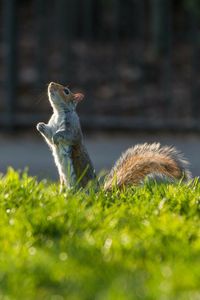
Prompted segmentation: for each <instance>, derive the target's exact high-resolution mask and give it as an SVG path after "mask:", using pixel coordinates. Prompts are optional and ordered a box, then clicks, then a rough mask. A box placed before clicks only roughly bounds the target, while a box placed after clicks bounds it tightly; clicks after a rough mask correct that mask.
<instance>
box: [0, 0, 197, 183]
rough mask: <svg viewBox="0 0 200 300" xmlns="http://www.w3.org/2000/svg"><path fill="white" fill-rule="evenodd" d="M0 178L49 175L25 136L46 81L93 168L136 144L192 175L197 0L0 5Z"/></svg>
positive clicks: (48, 161)
mask: <svg viewBox="0 0 200 300" xmlns="http://www.w3.org/2000/svg"><path fill="white" fill-rule="evenodd" d="M0 20H1V27H0V65H1V68H0V99H1V100H0V128H1V131H0V171H1V172H5V171H6V168H7V166H8V165H12V166H13V167H15V168H19V169H23V168H24V167H25V166H29V168H30V173H31V174H33V175H38V176H39V178H42V177H44V176H45V177H48V178H52V179H56V178H57V172H56V169H55V166H54V164H53V159H52V157H51V154H50V151H49V149H48V147H47V145H46V144H45V142H44V141H43V139H42V137H40V136H39V134H38V133H37V132H36V130H35V125H36V124H37V122H39V121H44V122H47V121H48V119H49V117H50V114H51V108H50V106H49V103H48V99H47V95H46V89H47V83H48V82H50V81H55V82H60V83H62V84H64V85H67V86H69V87H70V88H71V89H72V91H76V92H77V91H81V92H84V93H85V95H86V98H85V100H84V102H82V103H81V104H80V105H79V107H78V112H79V115H80V118H81V124H82V127H83V131H84V135H85V136H86V144H87V145H88V150H89V152H90V154H91V157H92V160H93V161H94V164H95V166H96V168H97V170H98V171H99V170H100V169H102V168H105V169H107V168H110V166H111V165H112V164H113V162H114V161H115V160H116V158H117V157H119V155H120V153H121V151H123V150H125V149H126V148H127V147H129V146H132V145H134V144H136V143H141V142H154V141H160V142H161V143H163V144H173V145H175V146H177V147H178V148H179V149H180V150H181V151H183V152H185V153H186V156H187V157H188V158H189V160H190V161H191V170H192V172H193V174H194V175H199V174H200V161H199V158H198V153H199V151H200V138H199V130H200V122H199V116H200V103H199V94H200V90H199V89H200V79H199V73H200V71H199V64H200V51H199V50H200V34H199V33H200V32H199V29H200V2H199V1H198V0H125V1H124V0H48V1H47V0H0Z"/></svg>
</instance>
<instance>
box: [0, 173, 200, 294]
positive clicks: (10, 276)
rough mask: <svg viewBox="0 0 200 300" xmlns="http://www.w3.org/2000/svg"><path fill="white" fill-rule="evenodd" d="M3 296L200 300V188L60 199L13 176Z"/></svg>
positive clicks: (8, 190)
mask: <svg viewBox="0 0 200 300" xmlns="http://www.w3.org/2000/svg"><path fill="white" fill-rule="evenodd" d="M0 299H2V300H4V299H5V300H9V299H28V300H29V299H30V300H31V299H37V300H40V299H42V300H43V299H48V300H49V299H50V300H63V299H69V300H71V299H73V300H76V299H81V300H82V299H83V300H84V299H88V300H89V299H96V300H108V299H109V300H110V299H113V300H118V299H119V300H123V299H142V300H145V299H162V300H165V299H170V300H173V299H183V300H186V299H191V300H195V299H200V184H199V183H198V182H197V180H196V181H194V182H191V183H190V184H189V185H184V184H181V183H179V184H176V185H172V184H170V185H156V184H155V183H154V184H145V186H143V187H137V188H129V189H126V190H124V191H122V192H119V191H118V190H115V191H113V193H107V194H106V193H104V192H103V191H99V192H98V193H95V192H94V191H93V190H92V188H91V190H90V192H89V193H84V192H81V191H80V192H77V193H76V194H73V193H72V192H68V193H67V192H65V193H62V194H61V193H60V192H59V187H58V184H52V183H48V182H46V181H42V182H37V180H36V179H35V178H32V177H29V176H28V175H27V174H26V173H23V174H21V175H20V174H19V173H17V172H15V171H14V170H12V169H9V171H8V173H7V174H6V175H5V176H4V177H1V179H0Z"/></svg>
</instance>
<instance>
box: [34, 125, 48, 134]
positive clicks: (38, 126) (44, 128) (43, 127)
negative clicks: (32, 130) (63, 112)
mask: <svg viewBox="0 0 200 300" xmlns="http://www.w3.org/2000/svg"><path fill="white" fill-rule="evenodd" d="M36 128H37V130H38V131H39V132H42V133H44V132H45V130H46V124H45V123H43V122H40V123H38V124H37V126H36Z"/></svg>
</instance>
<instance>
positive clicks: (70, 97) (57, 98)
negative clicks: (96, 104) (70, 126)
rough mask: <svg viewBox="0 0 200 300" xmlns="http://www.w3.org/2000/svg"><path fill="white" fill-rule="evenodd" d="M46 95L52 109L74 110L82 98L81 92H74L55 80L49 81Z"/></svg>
mask: <svg viewBox="0 0 200 300" xmlns="http://www.w3.org/2000/svg"><path fill="white" fill-rule="evenodd" d="M48 96H49V101H50V103H51V105H52V107H53V108H54V109H56V110H59V109H62V110H68V111H70V110H74V109H75V108H76V106H77V104H78V103H79V102H80V101H82V100H83V98H84V95H83V94H81V93H77V94H74V93H72V92H71V91H70V89H69V88H68V87H65V86H63V85H61V84H59V83H55V82H50V83H49V85H48Z"/></svg>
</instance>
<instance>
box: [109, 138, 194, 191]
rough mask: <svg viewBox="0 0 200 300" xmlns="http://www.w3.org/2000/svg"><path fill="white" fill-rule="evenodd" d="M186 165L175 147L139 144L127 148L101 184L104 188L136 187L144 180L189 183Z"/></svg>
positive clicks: (189, 176)
mask: <svg viewBox="0 0 200 300" xmlns="http://www.w3.org/2000/svg"><path fill="white" fill-rule="evenodd" d="M187 167H188V162H187V160H185V159H184V157H183V155H182V154H181V153H179V152H178V151H177V150H176V149H175V148H174V147H168V146H165V147H161V145H160V144H159V143H153V144H147V143H145V144H138V145H136V146H135V147H132V148H129V149H128V150H127V151H126V152H125V153H124V154H122V156H121V157H120V158H119V159H118V161H117V162H116V163H115V166H114V167H113V168H112V170H111V171H110V173H109V174H108V176H106V180H105V183H104V189H105V190H110V189H111V188H112V186H113V185H117V186H118V187H119V188H122V187H123V186H129V185H139V184H141V183H143V182H144V180H145V178H146V177H150V178H155V179H157V178H160V179H162V178H163V179H165V180H166V179H168V180H169V181H174V180H176V179H177V180H180V179H183V180H186V181H187V180H189V179H190V178H191V173H190V172H189V170H188V168H187Z"/></svg>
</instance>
